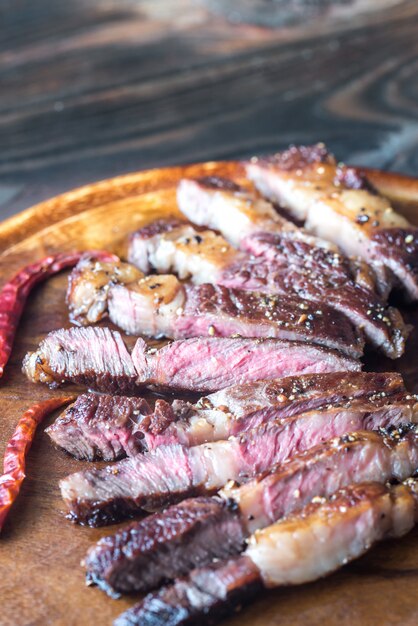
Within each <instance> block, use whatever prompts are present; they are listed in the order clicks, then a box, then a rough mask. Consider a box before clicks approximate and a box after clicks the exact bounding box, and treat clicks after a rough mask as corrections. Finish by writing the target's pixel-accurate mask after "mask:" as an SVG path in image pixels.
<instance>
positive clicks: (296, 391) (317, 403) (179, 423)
mask: <svg viewBox="0 0 418 626" xmlns="http://www.w3.org/2000/svg"><path fill="white" fill-rule="evenodd" d="M405 395H407V392H406V390H405V388H404V385H403V381H402V378H401V376H400V375H399V374H394V373H389V374H379V373H368V372H352V373H349V372H337V373H331V374H307V375H305V376H295V377H289V378H281V379H278V380H274V381H257V382H255V383H250V384H247V385H238V386H235V387H228V388H227V389H225V390H223V391H220V392H216V393H214V394H211V395H209V396H205V397H202V398H200V400H199V401H198V402H197V403H196V404H192V403H191V402H186V401H184V400H174V402H173V403H172V405H170V404H169V403H168V402H166V401H165V400H162V399H158V400H156V402H155V407H154V411H153V412H151V411H150V408H149V406H148V404H147V403H146V402H145V400H142V399H140V398H134V397H132V398H131V397H129V398H128V397H123V396H105V395H97V394H84V395H82V396H80V397H79V398H78V400H77V401H76V403H75V404H74V405H73V406H72V407H70V408H69V409H67V410H66V411H65V412H64V413H63V415H62V416H61V417H59V418H58V419H57V420H56V422H55V423H54V424H53V425H52V426H51V427H50V428H48V429H47V430H46V432H47V433H48V434H49V436H50V437H51V439H52V440H53V441H54V442H55V443H56V444H57V445H58V446H61V447H62V448H64V449H65V450H66V451H67V452H69V453H70V454H73V455H74V456H76V457H77V458H79V459H87V460H90V461H92V460H96V459H100V458H103V459H104V460H109V461H110V460H116V459H117V458H121V457H122V456H125V455H127V456H133V455H135V454H138V452H143V451H144V450H146V449H148V450H151V449H154V448H156V447H158V446H160V445H167V444H170V443H181V444H183V445H186V446H190V445H198V444H200V443H205V442H208V441H217V440H220V439H227V438H228V437H230V436H231V435H237V434H239V433H241V432H245V431H247V430H251V429H253V428H256V427H258V426H261V425H262V424H265V423H268V422H270V421H272V420H278V419H284V418H288V417H291V416H293V415H297V414H302V413H304V412H307V411H312V410H319V409H323V408H325V407H330V406H334V407H337V406H340V407H342V406H344V407H345V408H348V407H349V406H350V403H352V402H353V401H355V400H360V399H363V400H367V399H371V400H372V401H373V404H374V407H375V408H376V407H377V406H379V404H380V405H381V406H382V407H383V406H384V405H385V404H387V403H389V402H391V403H394V402H398V403H400V402H402V399H403V398H404V397H405Z"/></svg>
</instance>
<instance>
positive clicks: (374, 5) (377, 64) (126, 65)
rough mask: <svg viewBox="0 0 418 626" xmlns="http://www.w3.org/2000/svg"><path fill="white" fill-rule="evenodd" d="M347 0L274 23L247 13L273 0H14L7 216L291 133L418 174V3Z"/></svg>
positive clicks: (3, 99) (2, 61)
mask: <svg viewBox="0 0 418 626" xmlns="http://www.w3.org/2000/svg"><path fill="white" fill-rule="evenodd" d="M257 1H258V3H260V4H259V5H257V6H258V9H257V10H255V11H253V14H252V16H251V5H252V2H253V3H254V2H255V3H257ZM276 2H277V3H278V5H277V6H279V5H280V7H283V5H284V4H285V2H284V0H280V1H279V0H276ZM289 2H291V3H292V4H298V3H299V6H300V4H301V3H302V4H303V2H306V3H307V5H311V6H312V3H313V0H298V2H296V0H289ZM316 2H317V3H320V2H326V3H327V4H329V0H316ZM344 2H345V4H346V7H348V8H349V9H350V12H348V13H347V15H348V17H346V19H341V18H339V17H338V16H337V15H335V14H334V13H333V11H331V12H328V13H325V14H323V15H322V16H320V17H319V18H317V19H308V17H306V19H304V20H303V23H300V24H298V25H295V26H292V27H286V28H272V29H267V28H262V27H260V26H256V25H254V24H248V23H242V21H241V22H240V20H245V19H252V18H253V19H254V21H260V20H259V19H258V18H260V16H261V17H262V15H263V14H262V12H261V9H259V7H260V6H261V5H264V6H267V5H268V3H266V0H245V1H244V0H242V1H241V2H240V1H239V0H225V2H218V1H217V0H206V2H205V1H204V0H201V1H199V0H175V1H174V0H142V1H141V0H65V1H59V2H54V1H51V0H0V218H2V217H3V218H4V217H7V216H8V215H11V214H12V213H14V212H16V211H19V210H22V209H24V208H26V207H28V206H30V205H31V204H34V203H35V202H39V201H40V200H42V199H45V198H47V197H49V196H52V195H54V194H57V193H60V192H62V191H65V190H68V189H71V188H72V187H74V186H78V185H81V184H84V183H87V182H91V181H93V180H97V179H102V178H106V177H111V176H114V175H116V174H120V173H122V172H128V171H133V170H138V169H142V168H150V167H158V166H162V165H167V164H175V163H180V162H193V161H200V160H202V161H204V160H209V159H228V158H235V157H240V156H247V155H250V154H252V153H256V152H265V151H272V150H276V149H278V148H280V147H282V146H284V145H285V144H288V143H289V142H310V141H316V140H320V139H321V140H324V141H326V142H328V143H329V144H330V146H331V147H332V149H334V150H335V151H336V152H337V153H338V155H339V156H340V157H341V158H342V159H345V160H349V161H351V162H354V161H355V162H357V163H359V164H367V165H373V166H376V167H383V168H389V169H394V170H399V171H402V172H405V173H410V174H415V173H417V172H418V151H417V146H418V2H417V0H409V1H402V0H344ZM331 4H332V3H331ZM270 5H274V2H270ZM364 5H366V6H367V7H368V9H369V12H368V13H364V12H362V11H361V8H362V7H363V6H364ZM208 7H209V10H208ZM240 7H241V8H240ZM281 10H283V9H281ZM225 15H226V17H225ZM280 15H281V14H280ZM280 15H279V14H278V16H279V17H280ZM306 15H308V13H306ZM231 20H233V21H231ZM279 21H280V20H279Z"/></svg>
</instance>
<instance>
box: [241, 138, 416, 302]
mask: <svg viewBox="0 0 418 626" xmlns="http://www.w3.org/2000/svg"><path fill="white" fill-rule="evenodd" d="M246 171H247V175H248V176H249V178H250V179H251V180H252V181H253V182H254V183H255V185H256V186H257V187H258V189H259V190H260V191H261V192H262V193H263V194H264V195H265V196H267V197H268V198H270V199H271V200H273V201H274V202H277V203H279V204H280V206H282V207H283V208H285V209H287V210H288V211H289V212H290V213H291V214H292V215H293V216H295V217H297V218H298V219H300V220H303V222H304V226H305V228H306V229H307V230H308V231H310V232H312V233H313V234H315V235H318V236H320V237H324V238H325V239H329V240H330V241H333V242H334V243H336V244H337V245H338V246H340V248H341V249H342V250H343V251H344V252H345V253H346V254H348V255H358V256H361V257H362V258H364V259H365V260H366V261H368V262H370V263H372V264H373V265H374V266H376V267H377V268H378V269H379V266H380V267H381V268H382V267H383V268H386V269H387V270H389V274H390V275H393V276H394V277H396V279H397V281H399V283H400V284H402V286H403V288H404V289H405V291H406V293H407V294H408V296H409V297H410V298H411V299H412V300H414V301H416V300H417V299H418V229H417V228H414V227H413V226H411V224H409V222H408V221H407V220H406V219H405V218H404V217H403V216H401V215H399V214H398V213H396V212H395V211H394V210H393V208H392V207H391V206H390V203H389V201H388V200H387V199H386V198H383V197H382V196H380V195H379V194H378V193H377V192H376V190H375V189H373V188H372V186H371V185H370V183H369V182H368V181H367V179H366V178H365V177H364V175H362V174H360V173H359V172H358V171H356V170H354V169H352V168H348V167H346V166H344V165H338V164H337V162H336V160H335V158H334V157H333V156H332V155H331V154H329V153H328V152H327V151H326V148H325V147H321V149H320V150H318V147H317V146H306V147H305V146H301V147H297V146H292V147H291V148H289V150H286V151H284V152H282V153H279V154H276V155H273V156H270V157H261V158H259V159H258V158H254V159H251V161H250V162H249V163H247V164H246Z"/></svg>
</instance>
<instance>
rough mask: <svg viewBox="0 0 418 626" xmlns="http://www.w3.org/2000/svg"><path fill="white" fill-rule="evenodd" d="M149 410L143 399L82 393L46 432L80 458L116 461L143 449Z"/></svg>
mask: <svg viewBox="0 0 418 626" xmlns="http://www.w3.org/2000/svg"><path fill="white" fill-rule="evenodd" d="M150 413H151V409H150V407H149V405H148V403H147V402H146V400H144V399H143V398H134V397H126V396H108V395H98V394H95V393H89V394H83V395H81V396H79V397H78V398H77V400H76V401H75V402H74V404H72V405H70V406H69V407H68V408H67V409H65V411H64V412H63V413H62V415H60V416H59V417H58V418H57V419H56V420H55V422H54V423H53V424H52V425H51V426H49V428H47V429H46V430H45V432H46V433H47V434H48V435H49V436H50V437H51V439H52V441H53V442H54V443H55V444H56V445H57V446H59V447H60V448H63V449H64V450H66V451H67V452H68V453H69V454H72V455H73V456H74V457H76V458H77V459H83V460H87V461H97V460H99V459H103V460H104V461H116V460H118V459H121V458H123V457H124V456H126V455H128V456H131V455H135V454H138V453H139V452H141V451H142V450H143V443H142V438H143V435H142V434H141V430H140V424H141V422H142V421H143V419H144V416H145V415H149V414H150Z"/></svg>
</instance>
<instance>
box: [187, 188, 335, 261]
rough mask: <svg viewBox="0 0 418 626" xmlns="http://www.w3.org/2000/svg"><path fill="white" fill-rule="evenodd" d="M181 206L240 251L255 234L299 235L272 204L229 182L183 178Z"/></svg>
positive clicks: (194, 222) (329, 246)
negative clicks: (288, 233)
mask: <svg viewBox="0 0 418 626" xmlns="http://www.w3.org/2000/svg"><path fill="white" fill-rule="evenodd" d="M177 204H178V207H179V209H180V211H181V212H182V213H183V215H185V216H186V217H187V219H189V220H190V221H191V222H193V224H196V225H197V226H205V227H206V228H211V229H213V230H218V231H219V232H220V233H221V234H222V236H223V237H225V239H227V241H229V242H230V243H231V244H232V245H233V246H235V247H236V248H239V247H240V246H241V242H242V241H243V239H245V238H246V237H248V236H249V235H252V234H254V233H258V232H261V233H263V232H282V231H288V232H294V233H297V232H298V229H297V227H296V226H295V225H294V224H293V223H292V222H290V221H289V220H286V219H285V218H284V217H282V216H281V215H279V213H278V212H277V211H276V209H275V208H274V207H273V205H272V204H271V203H270V202H267V201H266V200H264V199H263V198H260V197H259V196H256V195H255V194H254V193H253V192H251V191H250V190H248V189H245V188H244V187H241V186H240V185H237V184H236V183H234V182H233V181H232V180H229V179H227V178H220V177H218V176H207V177H203V178H197V179H190V178H183V179H182V180H181V181H180V183H179V185H178V187H177ZM312 239H313V238H312ZM324 245H327V247H328V248H334V249H335V246H332V244H327V243H325V244H324Z"/></svg>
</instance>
